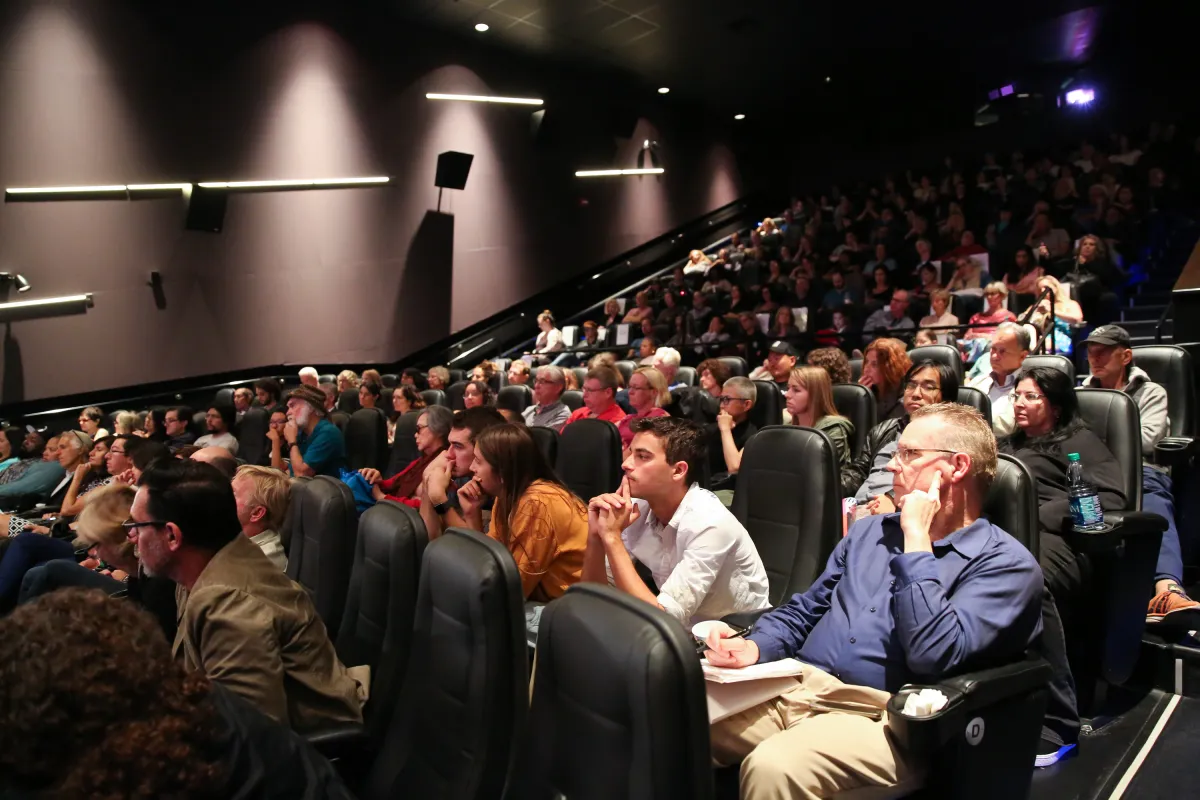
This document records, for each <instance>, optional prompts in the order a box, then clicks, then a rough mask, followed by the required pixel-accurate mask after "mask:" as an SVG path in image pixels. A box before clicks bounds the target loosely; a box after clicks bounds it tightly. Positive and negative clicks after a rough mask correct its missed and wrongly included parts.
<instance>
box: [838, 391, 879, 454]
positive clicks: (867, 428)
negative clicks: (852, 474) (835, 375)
mask: <svg viewBox="0 0 1200 800" xmlns="http://www.w3.org/2000/svg"><path fill="white" fill-rule="evenodd" d="M833 405H834V407H835V408H837V412H838V414H840V415H842V416H843V417H845V418H846V419H848V420H850V421H851V422H853V423H854V438H853V439H851V440H850V456H851V458H854V457H857V456H858V454H859V453H861V452H862V449H863V447H865V446H866V444H867V434H868V433H870V432H871V428H874V427H875V417H876V415H877V414H878V413H879V411H878V406H877V405H876V403H875V396H874V395H873V394H871V390H870V389H868V388H867V387H865V386H859V385H858V384H857V383H835V384H834V385H833Z"/></svg>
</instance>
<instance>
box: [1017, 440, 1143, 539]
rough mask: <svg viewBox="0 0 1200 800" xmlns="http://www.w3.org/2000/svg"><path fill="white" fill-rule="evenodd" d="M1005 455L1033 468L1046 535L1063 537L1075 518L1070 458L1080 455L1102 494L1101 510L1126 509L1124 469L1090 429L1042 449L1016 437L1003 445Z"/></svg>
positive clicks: (1040, 513) (1041, 521) (1084, 472)
mask: <svg viewBox="0 0 1200 800" xmlns="http://www.w3.org/2000/svg"><path fill="white" fill-rule="evenodd" d="M1000 450H1001V452H1005V453H1010V454H1012V455H1014V456H1016V457H1017V458H1018V459H1020V461H1021V463H1023V464H1024V465H1025V466H1027V467H1029V471H1030V472H1031V473H1033V479H1034V481H1035V482H1036V483H1037V493H1038V522H1039V525H1038V527H1039V528H1040V529H1041V530H1042V531H1043V532H1050V533H1061V532H1062V529H1063V519H1064V518H1066V517H1069V516H1070V515H1071V506H1070V498H1069V497H1068V495H1067V489H1068V485H1067V463H1068V462H1067V454H1068V453H1078V454H1079V460H1080V462H1081V463H1082V464H1083V474H1084V476H1085V477H1086V478H1087V480H1089V481H1090V482H1091V483H1092V484H1093V485H1095V487H1096V489H1098V490H1099V492H1100V507H1101V508H1103V509H1104V510H1105V511H1118V510H1120V509H1123V508H1125V507H1126V504H1127V500H1126V498H1125V481H1124V478H1123V477H1122V475H1121V465H1120V464H1118V463H1117V459H1116V457H1115V456H1113V454H1112V451H1110V450H1109V449H1108V447H1107V446H1106V445H1105V444H1104V442H1102V441H1100V438H1099V437H1098V436H1096V434H1094V433H1092V432H1091V431H1090V430H1088V429H1087V428H1080V429H1079V430H1077V431H1075V432H1074V433H1072V434H1071V435H1069V436H1067V437H1066V438H1065V439H1063V440H1062V441H1061V442H1057V443H1053V444H1044V445H1040V446H1039V444H1038V443H1037V441H1036V440H1029V441H1020V436H1019V435H1018V436H1013V437H1009V438H1007V439H1005V440H1004V441H1002V442H1001V443H1000Z"/></svg>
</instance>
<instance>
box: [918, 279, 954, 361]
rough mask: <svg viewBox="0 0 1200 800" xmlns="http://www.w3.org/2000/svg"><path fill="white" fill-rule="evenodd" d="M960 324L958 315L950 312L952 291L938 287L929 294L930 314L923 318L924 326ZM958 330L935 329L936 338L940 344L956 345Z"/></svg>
mask: <svg viewBox="0 0 1200 800" xmlns="http://www.w3.org/2000/svg"><path fill="white" fill-rule="evenodd" d="M947 325H958V317H956V316H955V315H954V314H951V313H950V292H948V291H946V290H945V289H937V290H935V291H933V292H930V294H929V315H928V316H926V317H922V318H921V327H922V328H934V327H944V326H947ZM956 338H957V337H956V331H953V330H939V331H934V339H935V340H936V342H937V343H938V344H948V345H950V346H951V347H953V346H954V345H955V339H956Z"/></svg>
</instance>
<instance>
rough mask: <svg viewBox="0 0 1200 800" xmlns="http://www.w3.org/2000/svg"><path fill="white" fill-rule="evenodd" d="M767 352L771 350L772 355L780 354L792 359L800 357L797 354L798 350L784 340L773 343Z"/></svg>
mask: <svg viewBox="0 0 1200 800" xmlns="http://www.w3.org/2000/svg"><path fill="white" fill-rule="evenodd" d="M767 350H769V351H770V352H772V353H779V354H780V355H784V356H791V357H792V358H798V357H799V355H798V354H797V353H796V348H794V347H792V346H791V345H790V344H788V343H787V342H785V341H783V340H782V339H777V340H775V341H774V342H772V343H771V346H770V347H768V348H767Z"/></svg>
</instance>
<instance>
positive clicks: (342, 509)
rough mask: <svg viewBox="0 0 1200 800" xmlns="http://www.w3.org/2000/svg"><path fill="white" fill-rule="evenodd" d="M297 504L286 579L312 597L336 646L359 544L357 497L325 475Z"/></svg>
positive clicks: (296, 499)
mask: <svg viewBox="0 0 1200 800" xmlns="http://www.w3.org/2000/svg"><path fill="white" fill-rule="evenodd" d="M297 503H299V505H297ZM292 505H293V507H292V514H293V515H295V518H294V519H293V520H292V535H291V546H290V548H289V550H288V565H287V574H288V577H289V578H291V579H292V580H294V581H296V582H297V583H299V584H300V585H301V586H303V587H304V588H305V589H307V590H308V593H309V594H310V595H312V599H313V604H314V605H316V607H317V613H318V614H320V615H321V619H322V620H324V621H325V627H326V629H327V630H328V631H329V638H330V639H332V640H334V641H337V635H338V628H339V626H340V625H341V622H342V614H343V612H344V611H345V608H346V590H347V588H348V587H349V585H350V569H351V566H352V564H353V561H354V550H355V543H356V541H357V539H358V514H357V512H356V511H355V509H354V495H353V494H352V493H351V492H350V487H349V486H347V485H346V484H344V483H342V482H341V481H339V480H336V479H334V478H330V477H328V476H326V475H320V476H317V477H316V478H313V479H312V480H311V481H309V482H308V483H307V485H306V486H305V487H304V490H303V491H301V492H299V493H298V494H297V496H294V497H293V498H292Z"/></svg>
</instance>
